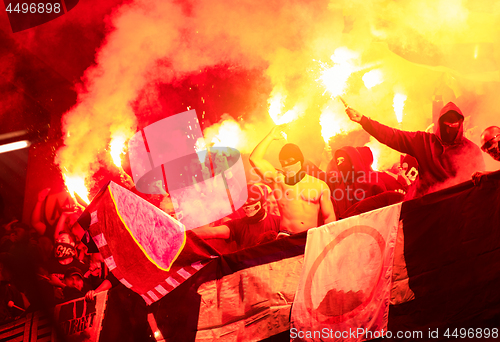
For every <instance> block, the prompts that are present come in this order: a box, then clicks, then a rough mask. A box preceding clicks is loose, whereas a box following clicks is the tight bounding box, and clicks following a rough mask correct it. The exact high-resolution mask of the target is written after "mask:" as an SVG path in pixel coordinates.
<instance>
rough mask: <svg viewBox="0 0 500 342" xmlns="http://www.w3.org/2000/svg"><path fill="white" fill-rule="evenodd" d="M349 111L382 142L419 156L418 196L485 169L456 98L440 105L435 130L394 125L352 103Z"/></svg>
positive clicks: (468, 177) (416, 157)
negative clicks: (466, 131) (467, 134)
mask: <svg viewBox="0 0 500 342" xmlns="http://www.w3.org/2000/svg"><path fill="white" fill-rule="evenodd" d="M346 113H347V115H348V116H349V118H350V119H351V120H352V121H354V122H358V123H359V124H361V126H362V127H363V129H364V130H365V131H366V132H368V133H369V134H371V135H372V136H373V137H375V139H377V140H378V141H379V142H381V143H382V144H385V145H387V146H389V147H390V148H392V149H394V150H396V151H399V152H401V153H407V154H409V155H411V156H413V157H415V159H417V162H418V165H419V178H420V181H419V184H418V188H417V194H416V195H417V196H421V195H425V194H426V193H429V192H432V191H437V190H440V189H442V188H445V187H449V186H452V185H454V184H457V183H460V182H463V181H466V180H468V179H470V177H471V175H472V174H473V173H474V171H476V170H484V167H485V165H484V160H483V156H482V155H481V150H480V149H479V147H478V146H477V145H476V144H474V143H473V142H472V141H470V140H469V139H467V138H465V137H464V133H463V122H464V116H463V114H462V112H461V110H460V109H459V108H458V107H457V106H456V105H455V104H454V103H453V102H449V103H448V104H447V105H446V106H444V107H443V109H441V115H440V118H439V125H438V128H437V130H436V133H427V132H421V131H417V132H407V131H401V130H398V129H394V128H391V127H388V126H385V125H382V124H381V123H379V122H377V121H375V120H372V119H370V118H367V117H366V116H363V115H362V114H360V113H358V112H357V111H356V110H354V109H352V108H349V107H347V108H346Z"/></svg>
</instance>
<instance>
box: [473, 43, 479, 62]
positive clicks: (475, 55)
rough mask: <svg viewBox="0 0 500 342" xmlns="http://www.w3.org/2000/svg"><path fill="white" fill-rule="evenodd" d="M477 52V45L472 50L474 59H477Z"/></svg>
mask: <svg viewBox="0 0 500 342" xmlns="http://www.w3.org/2000/svg"><path fill="white" fill-rule="evenodd" d="M478 52H479V44H478V45H476V47H475V48H474V59H477V54H478Z"/></svg>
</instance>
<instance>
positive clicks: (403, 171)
mask: <svg viewBox="0 0 500 342" xmlns="http://www.w3.org/2000/svg"><path fill="white" fill-rule="evenodd" d="M379 179H380V180H381V181H382V182H383V183H384V185H385V188H386V189H387V191H395V192H399V193H401V194H403V195H404V199H405V200H409V199H412V198H414V197H415V193H416V189H417V184H418V162H417V160H416V159H415V158H413V157H412V156H410V155H408V154H407V155H401V158H400V162H399V163H397V164H395V165H394V167H393V168H391V169H389V170H386V171H383V172H379Z"/></svg>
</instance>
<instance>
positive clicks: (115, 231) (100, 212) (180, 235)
mask: <svg viewBox="0 0 500 342" xmlns="http://www.w3.org/2000/svg"><path fill="white" fill-rule="evenodd" d="M84 214H87V215H88V216H89V220H88V221H89V222H88V227H86V225H85V224H82V225H83V226H84V227H83V228H84V229H85V228H86V229H88V230H89V231H90V234H91V236H92V238H93V240H94V242H95V244H96V246H97V247H98V248H99V252H100V253H101V254H102V256H103V258H104V261H105V263H106V265H107V266H108V268H109V270H110V271H111V272H112V273H113V275H114V276H115V277H116V278H117V279H118V280H119V281H120V282H121V283H122V284H123V285H125V286H126V287H128V288H130V289H132V290H133V291H135V292H137V293H138V294H140V295H141V296H142V298H144V300H145V301H146V303H147V304H152V303H153V302H155V301H157V300H158V299H160V298H161V297H163V296H165V295H166V294H167V293H169V292H170V291H172V290H173V289H174V288H176V287H177V286H179V285H180V284H181V283H183V282H184V281H185V280H186V279H188V278H189V277H191V276H192V275H193V274H195V273H196V272H197V271H198V270H200V269H201V268H202V267H204V266H205V265H206V264H207V263H208V262H210V260H212V257H211V256H212V255H217V254H218V253H217V252H216V251H215V250H213V249H212V248H211V247H210V246H209V245H208V244H206V243H205V242H204V241H203V240H201V239H200V238H198V237H197V236H196V235H195V234H193V233H192V232H189V231H187V232H186V231H185V227H184V225H183V224H181V223H180V222H178V221H177V220H175V219H174V218H173V217H171V216H169V215H168V214H166V213H165V212H163V211H161V210H160V209H158V208H156V207H155V206H154V205H152V204H151V203H149V202H147V201H145V200H144V199H142V198H140V197H139V196H137V195H135V194H134V193H132V192H130V191H128V190H127V189H125V188H123V187H121V186H119V185H117V184H115V183H113V182H109V184H108V185H107V186H106V187H104V188H103V189H102V190H101V191H100V192H99V194H98V195H97V196H96V197H95V198H94V200H93V201H92V203H91V204H90V205H89V207H88V208H87V209H86V213H84ZM81 221H82V220H80V222H81Z"/></svg>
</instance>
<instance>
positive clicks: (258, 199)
mask: <svg viewBox="0 0 500 342" xmlns="http://www.w3.org/2000/svg"><path fill="white" fill-rule="evenodd" d="M247 190H248V199H247V201H246V202H245V204H244V205H243V211H244V212H245V217H244V218H241V219H236V220H231V221H228V222H225V223H224V225H221V226H216V227H206V226H204V227H199V228H195V229H193V232H194V233H196V235H198V236H199V237H201V238H203V239H211V238H212V239H213V238H219V239H226V240H230V241H235V242H236V244H237V246H238V249H243V248H248V247H252V246H256V245H258V244H261V243H264V242H268V241H272V240H275V239H276V237H277V235H278V233H279V231H280V217H279V216H275V215H271V214H268V213H267V212H266V210H265V208H264V207H265V202H266V196H265V189H264V188H262V187H260V186H258V185H255V184H249V185H248V186H247Z"/></svg>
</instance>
